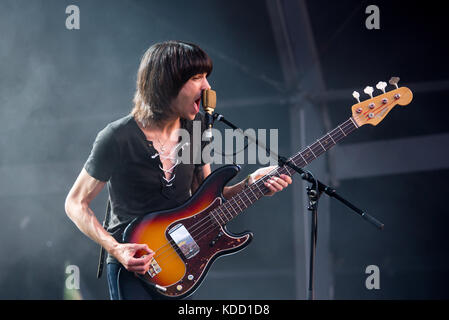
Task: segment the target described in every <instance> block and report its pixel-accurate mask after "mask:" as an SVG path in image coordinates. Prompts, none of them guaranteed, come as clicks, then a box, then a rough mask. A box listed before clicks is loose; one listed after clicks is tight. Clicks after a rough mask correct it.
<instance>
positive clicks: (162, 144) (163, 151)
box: [156, 136, 168, 154]
mask: <svg viewBox="0 0 449 320" xmlns="http://www.w3.org/2000/svg"><path fill="white" fill-rule="evenodd" d="M156 139H157V142H158V143H159V146H160V147H161V153H162V154H163V153H165V144H166V143H167V140H168V138H167V139H166V140H165V141H164V143H162V142H161V140H160V139H159V136H157V137H156Z"/></svg>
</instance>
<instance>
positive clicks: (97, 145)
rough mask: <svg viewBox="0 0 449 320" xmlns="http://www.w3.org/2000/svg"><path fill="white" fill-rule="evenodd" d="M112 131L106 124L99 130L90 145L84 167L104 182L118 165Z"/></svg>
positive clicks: (117, 151) (116, 149)
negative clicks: (90, 148)
mask: <svg viewBox="0 0 449 320" xmlns="http://www.w3.org/2000/svg"><path fill="white" fill-rule="evenodd" d="M113 133H114V132H113V131H112V129H111V128H110V126H107V127H106V128H104V129H103V130H101V131H100V132H99V133H98V135H97V137H96V139H95V142H94V144H93V146H92V150H91V152H90V155H89V158H88V159H87V161H86V163H85V164H84V169H85V170H86V171H87V173H89V175H91V176H92V177H93V178H95V179H97V180H100V181H103V182H106V181H108V180H109V179H110V178H111V176H112V174H113V172H114V170H116V169H117V167H118V162H119V159H120V157H119V148H118V145H117V142H116V140H115V138H114V134H113Z"/></svg>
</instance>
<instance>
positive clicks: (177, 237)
mask: <svg viewBox="0 0 449 320" xmlns="http://www.w3.org/2000/svg"><path fill="white" fill-rule="evenodd" d="M168 234H169V235H170V237H171V238H172V239H173V241H174V242H175V243H176V245H177V246H178V248H179V249H180V250H181V252H182V253H183V255H184V256H185V257H186V259H190V258H192V257H193V256H195V255H196V254H197V253H198V252H199V251H200V247H199V246H198V244H197V243H196V242H195V240H193V238H192V236H191V235H190V233H189V232H188V231H187V229H186V227H184V226H183V225H182V224H177V225H176V226H174V227H173V228H172V229H170V231H169V232H168Z"/></svg>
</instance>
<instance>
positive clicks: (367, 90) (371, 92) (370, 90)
mask: <svg viewBox="0 0 449 320" xmlns="http://www.w3.org/2000/svg"><path fill="white" fill-rule="evenodd" d="M363 92H365V93H366V94H367V95H369V96H370V97H371V99H372V98H373V92H374V88H373V87H370V86H368V87H366V88H365V89H363Z"/></svg>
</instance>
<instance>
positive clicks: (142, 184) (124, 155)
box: [84, 113, 205, 262]
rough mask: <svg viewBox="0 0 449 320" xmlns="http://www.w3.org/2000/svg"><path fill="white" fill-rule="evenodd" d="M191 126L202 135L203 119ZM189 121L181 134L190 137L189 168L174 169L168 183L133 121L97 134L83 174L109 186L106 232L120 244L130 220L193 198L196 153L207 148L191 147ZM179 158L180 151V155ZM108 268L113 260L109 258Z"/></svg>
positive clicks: (186, 165) (199, 117) (126, 119)
mask: <svg viewBox="0 0 449 320" xmlns="http://www.w3.org/2000/svg"><path fill="white" fill-rule="evenodd" d="M193 121H200V122H201V134H202V132H203V131H204V129H205V125H204V117H203V116H202V115H201V114H199V113H198V114H197V116H196V117H195V120H193ZM193 121H189V120H184V119H181V128H183V129H186V130H187V131H188V132H189V134H190V144H188V145H187V147H188V148H190V149H189V150H190V155H191V156H190V161H188V163H179V164H178V165H177V166H175V168H174V171H173V174H172V177H174V179H173V180H172V181H170V182H167V181H166V180H164V177H165V175H164V173H163V171H162V170H161V169H160V167H162V164H161V161H160V158H159V156H157V154H158V152H157V150H156V149H155V148H154V147H153V142H152V141H149V140H147V139H146V136H145V134H144V133H143V132H142V130H141V129H140V128H139V126H138V125H137V123H136V121H135V119H134V117H133V116H132V115H128V116H126V117H123V118H121V119H119V120H117V121H114V122H112V123H110V124H108V125H107V126H106V127H105V128H104V129H103V130H101V131H100V132H99V133H98V135H97V137H96V139H95V142H94V144H93V148H92V151H91V153H90V155H89V158H88V159H87V161H86V163H85V164H84V169H85V170H86V171H87V172H88V173H89V175H91V176H92V177H93V178H95V179H97V180H100V181H104V182H106V181H107V187H108V191H109V198H110V201H111V214H110V219H109V221H108V228H107V231H108V232H109V233H110V234H111V235H112V236H113V237H114V238H115V239H116V240H117V241H118V242H122V235H123V231H124V230H125V228H126V226H127V225H128V224H129V223H130V222H131V221H132V220H133V219H134V218H136V217H139V216H143V215H145V214H148V213H151V212H154V211H159V210H164V209H171V208H174V207H177V206H179V205H181V204H183V203H184V202H185V201H187V199H188V198H189V197H190V196H191V192H190V187H191V185H192V179H193V172H194V169H195V167H196V166H201V165H204V163H203V162H202V161H201V154H200V153H201V150H202V149H203V148H204V146H205V143H204V142H201V146H200V147H196V148H194V147H193V146H194V144H195V143H197V144H198V143H200V142H199V141H198V139H194V137H193V136H192V133H193V132H192V131H193ZM197 138H198V137H197ZM180 141H181V138H180ZM184 147H186V145H184ZM195 151H196V153H197V154H194V152H195ZM182 152H183V151H182V149H181V148H179V153H178V155H182ZM194 160H195V161H194ZM108 262H116V260H115V259H114V258H113V257H112V256H108Z"/></svg>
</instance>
